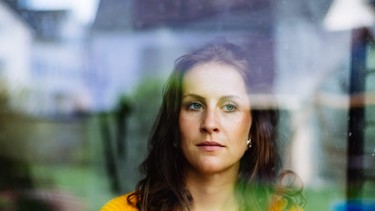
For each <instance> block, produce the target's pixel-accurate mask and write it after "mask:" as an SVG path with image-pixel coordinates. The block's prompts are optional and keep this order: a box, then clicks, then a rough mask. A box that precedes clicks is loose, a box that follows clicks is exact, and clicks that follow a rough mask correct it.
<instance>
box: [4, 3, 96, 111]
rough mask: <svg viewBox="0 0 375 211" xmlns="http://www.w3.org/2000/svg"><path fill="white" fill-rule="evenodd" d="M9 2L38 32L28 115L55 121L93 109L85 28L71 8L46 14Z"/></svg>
mask: <svg viewBox="0 0 375 211" xmlns="http://www.w3.org/2000/svg"><path fill="white" fill-rule="evenodd" d="M5 2H7V4H8V5H10V6H12V8H13V11H15V12H16V13H18V14H19V16H20V17H22V19H23V21H24V22H25V23H26V25H28V26H29V28H31V29H32V31H33V32H34V39H31V40H30V46H29V49H28V52H29V54H28V56H29V63H28V64H27V68H28V69H27V73H28V77H29V86H28V90H27V91H28V95H27V97H28V99H27V102H28V103H27V108H26V109H25V110H26V112H28V113H29V114H32V115H39V116H49V117H53V116H65V115H72V114H74V113H75V112H82V111H87V110H88V109H90V98H91V96H90V92H89V89H88V88H87V84H88V82H87V81H88V80H89V77H88V69H87V59H86V58H87V49H85V43H86V42H85V33H84V32H85V31H84V29H85V26H84V25H82V24H80V23H78V21H77V20H76V19H74V17H73V15H72V12H71V10H70V9H69V8H58V9H45V10H44V9H34V8H29V7H27V4H26V3H23V4H21V1H10V0H9V1H5ZM22 2H23V1H22ZM25 5H26V6H25ZM10 43H11V42H10ZM20 43H22V42H20ZM22 52H23V51H20V53H22ZM18 57H20V55H18ZM20 58H21V57H20Z"/></svg>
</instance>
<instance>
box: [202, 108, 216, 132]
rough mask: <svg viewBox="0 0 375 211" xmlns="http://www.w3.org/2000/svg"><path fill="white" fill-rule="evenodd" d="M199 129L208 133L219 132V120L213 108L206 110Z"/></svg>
mask: <svg viewBox="0 0 375 211" xmlns="http://www.w3.org/2000/svg"><path fill="white" fill-rule="evenodd" d="M201 131H202V132H206V133H209V134H212V133H215V132H219V122H218V117H217V116H216V112H215V110H206V112H205V114H204V116H203V119H202V123H201Z"/></svg>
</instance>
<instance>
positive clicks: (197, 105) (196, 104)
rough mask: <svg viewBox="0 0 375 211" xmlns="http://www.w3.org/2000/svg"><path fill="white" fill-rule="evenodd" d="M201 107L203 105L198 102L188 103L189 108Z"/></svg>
mask: <svg viewBox="0 0 375 211" xmlns="http://www.w3.org/2000/svg"><path fill="white" fill-rule="evenodd" d="M202 108H203V106H202V105H201V104H200V103H190V104H189V105H188V109H189V110H200V109H202Z"/></svg>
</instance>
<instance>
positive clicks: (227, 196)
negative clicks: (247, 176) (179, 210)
mask: <svg viewBox="0 0 375 211" xmlns="http://www.w3.org/2000/svg"><path fill="white" fill-rule="evenodd" d="M236 179H237V172H223V173H215V174H205V175H202V174H199V173H197V172H194V171H189V170H188V171H187V175H186V178H185V184H186V188H187V189H188V190H189V191H190V193H191V195H192V197H193V204H192V207H191V210H194V211H198V210H212V211H213V210H215V211H216V210H238V203H237V200H236V197H235V184H236Z"/></svg>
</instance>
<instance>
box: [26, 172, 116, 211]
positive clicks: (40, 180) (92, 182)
mask: <svg viewBox="0 0 375 211" xmlns="http://www.w3.org/2000/svg"><path fill="white" fill-rule="evenodd" d="M32 171H33V175H34V178H36V183H37V184H36V185H37V187H39V188H42V189H46V190H61V191H64V192H66V193H69V194H70V195H72V196H74V197H76V198H78V199H79V201H80V202H82V203H83V204H85V207H86V208H87V210H89V211H91V210H92V211H94V210H99V209H100V207H101V206H103V205H104V203H105V202H107V201H108V200H109V199H111V198H112V197H114V196H113V195H112V194H111V192H110V190H109V187H108V179H107V177H106V175H105V174H103V173H101V172H98V171H97V170H95V169H94V168H92V167H91V168H90V167H79V166H60V165H57V166H34V167H33V168H32Z"/></svg>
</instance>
